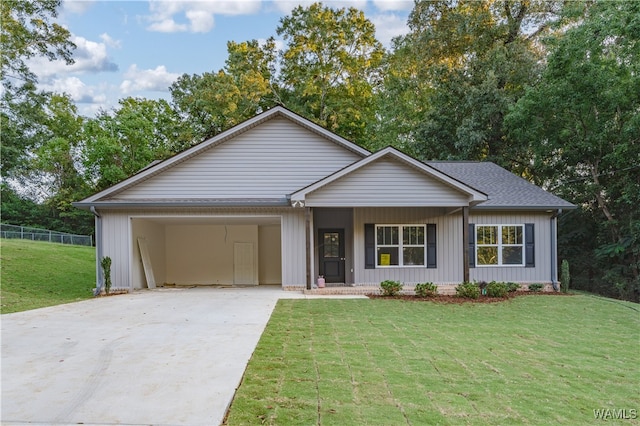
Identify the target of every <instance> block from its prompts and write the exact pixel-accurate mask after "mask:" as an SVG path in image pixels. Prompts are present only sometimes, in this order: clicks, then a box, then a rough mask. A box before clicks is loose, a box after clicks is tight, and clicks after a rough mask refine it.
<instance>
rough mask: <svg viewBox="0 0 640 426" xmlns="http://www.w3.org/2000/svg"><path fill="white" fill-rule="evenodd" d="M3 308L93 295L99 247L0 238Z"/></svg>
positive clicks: (5, 310) (24, 307) (31, 306)
mask: <svg viewBox="0 0 640 426" xmlns="http://www.w3.org/2000/svg"><path fill="white" fill-rule="evenodd" d="M0 244H1V245H2V249H1V252H0V258H1V260H0V272H1V275H0V278H1V288H0V295H1V303H0V304H1V312H2V313H3V314H6V313H10V312H20V311H26V310H29V309H35V308H42V307H45V306H53V305H59V304H61V303H68V302H73V301H76V300H83V299H88V298H91V297H92V295H93V293H92V289H93V288H94V287H95V249H94V248H93V247H84V246H72V245H64V244H55V243H48V242H37V241H29V240H13V239H2V240H0Z"/></svg>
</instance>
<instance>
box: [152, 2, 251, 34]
mask: <svg viewBox="0 0 640 426" xmlns="http://www.w3.org/2000/svg"><path fill="white" fill-rule="evenodd" d="M260 6H261V2H260V1H259V0H243V1H222V0H216V1H197V0H196V1H187V0H184V1H157V0H154V1H151V2H150V3H149V11H150V12H151V15H148V16H146V17H145V19H146V20H147V21H149V22H150V24H149V25H148V26H147V29H148V30H149V31H157V32H165V33H173V32H184V31H189V32H193V33H206V32H209V31H211V30H212V29H213V27H214V25H215V15H250V14H253V13H256V12H258V11H259V10H260Z"/></svg>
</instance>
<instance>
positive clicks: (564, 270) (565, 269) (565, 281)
mask: <svg viewBox="0 0 640 426" xmlns="http://www.w3.org/2000/svg"><path fill="white" fill-rule="evenodd" d="M570 280H571V276H570V275H569V261H568V260H567V259H564V260H563V261H562V266H561V274H560V289H561V290H562V292H563V293H568V292H569V283H570V282H571V281H570Z"/></svg>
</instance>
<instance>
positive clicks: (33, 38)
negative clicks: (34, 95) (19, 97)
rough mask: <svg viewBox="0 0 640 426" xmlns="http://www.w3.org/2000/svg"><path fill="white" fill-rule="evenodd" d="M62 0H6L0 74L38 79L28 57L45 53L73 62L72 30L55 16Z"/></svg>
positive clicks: (1, 9) (1, 5) (0, 4)
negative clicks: (32, 70) (58, 21)
mask: <svg viewBox="0 0 640 426" xmlns="http://www.w3.org/2000/svg"><path fill="white" fill-rule="evenodd" d="M60 4H61V0H3V1H1V2H0V13H1V14H2V15H1V16H2V18H1V19H0V21H1V22H2V26H1V27H0V28H1V31H2V33H1V36H0V51H1V52H2V60H1V61H0V64H2V67H1V68H0V77H1V78H2V81H3V83H4V82H5V79H6V78H7V77H9V78H13V79H16V80H22V81H27V82H30V83H35V82H36V76H35V74H33V72H31V70H29V66H28V64H27V61H28V60H29V59H31V58H34V57H37V56H42V57H45V58H47V59H49V60H51V61H52V60H54V59H63V60H64V61H66V63H67V64H72V63H73V57H72V50H73V49H75V47H76V46H75V44H73V43H72V42H71V41H70V36H71V33H69V31H68V30H67V29H66V28H64V27H63V26H61V25H60V24H57V23H52V22H51V21H52V20H55V18H56V17H57V16H58V11H57V9H58V8H59V7H60Z"/></svg>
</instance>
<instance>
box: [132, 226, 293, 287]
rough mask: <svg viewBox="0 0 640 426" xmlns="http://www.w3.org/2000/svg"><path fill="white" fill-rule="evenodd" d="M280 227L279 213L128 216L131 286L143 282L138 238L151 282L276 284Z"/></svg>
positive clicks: (279, 272) (279, 266)
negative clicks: (145, 248)
mask: <svg viewBox="0 0 640 426" xmlns="http://www.w3.org/2000/svg"><path fill="white" fill-rule="evenodd" d="M281 230H282V225H281V218H280V216H226V217H223V216H210V217H196V218H194V217H139V218H132V219H131V247H132V265H131V266H132V268H131V271H132V284H133V288H134V289H139V288H146V287H147V286H148V285H147V277H146V276H145V270H144V267H143V262H142V260H143V259H142V256H141V254H140V250H139V247H138V239H140V238H142V239H143V240H144V241H145V243H146V246H147V251H148V260H149V264H150V266H151V268H152V274H153V277H154V279H155V282H156V286H159V287H160V286H173V285H175V286H194V285H197V286H207V285H209V286H216V285H218V286H226V285H239V286H244V285H247V286H249V285H260V284H263V285H264V284H272V285H273V284H279V285H281V284H282V232H281ZM147 266H149V265H147Z"/></svg>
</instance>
